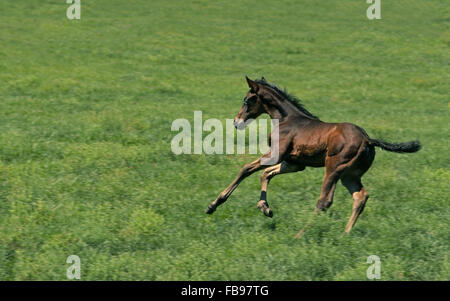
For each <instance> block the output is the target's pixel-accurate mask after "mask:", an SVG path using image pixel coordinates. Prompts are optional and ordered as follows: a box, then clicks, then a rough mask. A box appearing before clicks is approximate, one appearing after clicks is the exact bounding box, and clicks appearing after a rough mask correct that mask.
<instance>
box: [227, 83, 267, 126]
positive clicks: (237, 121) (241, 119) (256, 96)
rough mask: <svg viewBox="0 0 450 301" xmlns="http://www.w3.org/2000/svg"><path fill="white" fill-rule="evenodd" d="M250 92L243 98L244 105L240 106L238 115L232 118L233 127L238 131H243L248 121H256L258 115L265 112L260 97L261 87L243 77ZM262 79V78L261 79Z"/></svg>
mask: <svg viewBox="0 0 450 301" xmlns="http://www.w3.org/2000/svg"><path fill="white" fill-rule="evenodd" d="M245 79H246V80H247V84H248V86H249V88H250V91H248V92H247V95H245V97H244V103H243V104H242V107H241V109H240V110H239V113H238V114H237V115H236V117H235V118H234V122H233V124H234V126H235V127H236V128H237V129H238V130H243V129H244V128H245V126H246V125H247V124H248V122H247V121H248V120H249V119H256V118H258V116H259V115H261V114H262V113H264V112H265V108H264V106H263V99H262V96H261V93H260V91H261V85H260V84H258V83H257V82H255V81H252V80H251V79H249V78H248V77H247V76H246V77H245ZM263 79H264V78H263Z"/></svg>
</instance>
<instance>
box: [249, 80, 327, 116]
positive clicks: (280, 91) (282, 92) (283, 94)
mask: <svg viewBox="0 0 450 301" xmlns="http://www.w3.org/2000/svg"><path fill="white" fill-rule="evenodd" d="M255 82H257V83H258V84H260V85H263V86H266V87H269V88H271V89H272V90H274V91H275V92H277V93H278V94H279V95H280V96H281V97H283V98H284V99H286V100H288V101H289V102H291V103H292V104H293V105H294V106H295V107H296V108H297V109H299V110H300V111H301V112H302V113H304V114H305V115H306V116H308V117H311V118H314V119H319V117H317V116H315V115H313V114H311V113H310V112H309V111H308V110H307V109H306V108H305V107H304V106H303V105H302V103H301V102H300V99H298V98H297V97H295V96H294V95H291V94H289V93H287V91H286V89H280V88H279V87H278V86H277V85H274V84H269V83H268V82H267V81H266V79H265V78H264V77H261V79H257V80H255Z"/></svg>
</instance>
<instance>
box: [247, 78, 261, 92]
mask: <svg viewBox="0 0 450 301" xmlns="http://www.w3.org/2000/svg"><path fill="white" fill-rule="evenodd" d="M245 80H246V81H247V84H248V87H249V88H250V89H251V91H252V92H254V93H256V92H258V89H259V86H258V83H257V82H254V81H252V80H251V79H249V78H248V77H247V76H245Z"/></svg>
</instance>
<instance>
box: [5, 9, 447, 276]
mask: <svg viewBox="0 0 450 301" xmlns="http://www.w3.org/2000/svg"><path fill="white" fill-rule="evenodd" d="M67 7H68V5H67V4H65V1H59V0H58V1H56V0H51V1H50V0H47V1H31V0H29V1H3V2H2V3H1V4H0V280H29V279H31V280H49V279H52V280H64V279H66V269H67V268H68V267H69V264H66V258H67V257H68V256H69V255H72V254H75V255H78V256H79V257H80V258H81V279H82V280H94V279H96V280H105V279H111V280H366V279H367V278H366V269H367V268H368V267H369V264H367V263H366V260H367V257H368V256H370V255H372V254H374V255H377V256H379V257H380V259H381V262H382V266H381V276H382V280H450V269H449V254H450V252H449V241H450V237H449V236H450V235H449V212H450V210H449V209H450V208H449V200H450V191H449V182H450V169H449V167H450V164H449V163H450V159H449V153H448V150H449V144H448V143H449V138H450V137H449V123H450V118H449V102H448V101H449V94H450V93H449V92H450V87H449V80H450V76H449V74H450V68H449V61H450V55H449V54H450V51H449V46H450V28H449V24H450V22H449V21H450V11H449V6H448V3H446V2H445V1H426V3H424V1H419V0H415V1H412V0H408V1H406V0H402V1H400V0H397V1H382V19H381V20H373V21H369V20H368V19H367V18H366V9H367V7H368V4H366V1H363V0H352V1H317V0H304V1H294V0H283V1H281V0H279V1H263V0H257V1H256V0H250V1H245V3H244V1H230V0H226V1H225V0H223V1H222V0H220V1H206V0H196V1H181V0H171V1H167V0H152V1H148V0H136V1H125V0H122V1H118V0H117V1H106V0H101V1H100V0H96V1H88V0H86V1H82V13H81V20H73V21H70V20H68V19H67V18H66V9H67ZM246 74H247V75H249V76H250V77H251V78H255V77H260V76H261V75H264V76H265V77H266V78H267V79H268V80H269V81H271V82H276V83H277V84H279V85H281V86H283V87H286V88H288V90H289V91H290V92H291V93H293V94H295V95H297V96H298V97H299V98H301V99H303V102H304V104H305V105H306V107H307V108H308V109H309V110H310V111H311V112H313V113H315V114H317V115H319V116H320V117H321V119H322V120H324V121H329V122H341V121H347V122H352V123H356V124H358V125H360V126H362V127H363V128H364V129H366V131H367V132H368V133H369V135H370V136H371V137H374V138H380V139H384V140H387V141H391V142H403V141H408V140H412V139H419V140H421V142H422V144H423V150H421V151H420V152H419V153H417V154H411V155H400V154H393V153H388V152H384V151H381V150H378V152H377V156H376V159H375V162H374V164H373V166H372V168H371V169H370V170H369V172H368V173H367V174H366V175H365V177H364V178H363V182H364V183H365V186H366V188H367V190H368V191H369V193H370V195H371V198H370V199H369V201H368V203H367V206H366V209H365V211H364V213H363V214H362V216H361V218H360V219H359V221H358V223H357V224H356V227H355V228H354V230H353V231H352V233H351V234H350V235H348V236H344V237H341V234H342V232H343V229H344V227H345V224H346V222H347V220H348V218H349V216H350V210H351V197H350V196H349V195H348V193H347V192H346V191H345V189H344V187H343V186H342V185H341V184H339V185H338V188H337V191H336V195H335V203H334V205H333V206H332V207H331V208H330V210H329V211H328V212H327V213H326V214H322V215H320V216H319V217H318V218H317V219H316V220H315V222H314V224H313V226H312V227H311V229H310V230H309V231H308V232H307V233H306V235H305V236H304V237H303V238H302V239H300V240H294V239H293V236H294V235H295V234H296V233H297V232H298V231H299V230H300V229H301V228H302V227H303V226H304V225H305V223H306V220H307V219H308V218H309V217H310V216H311V213H312V211H313V208H314V206H315V204H316V201H317V198H318V196H319V192H320V185H321V180H322V177H323V169H307V170H305V171H303V172H301V173H296V174H288V175H281V176H279V177H277V178H275V179H273V181H272V182H271V185H270V186H269V190H268V200H269V203H270V205H271V207H272V209H273V210H274V214H275V215H274V218H273V219H269V218H266V217H264V216H263V215H262V214H261V212H260V211H259V210H258V209H257V207H256V203H257V201H258V199H259V189H260V183H259V176H258V175H257V174H255V175H253V176H252V177H250V178H248V179H247V180H245V181H244V182H243V183H242V184H241V186H240V187H239V188H238V189H237V190H236V191H235V193H234V194H233V195H232V196H231V198H230V199H229V201H228V202H227V203H226V204H224V205H223V206H221V207H220V208H218V210H217V211H216V213H215V214H214V215H212V216H207V215H205V214H204V210H205V209H206V206H207V205H208V204H209V203H210V202H211V201H213V200H214V199H215V198H216V196H217V195H218V193H219V192H220V191H221V190H222V189H223V188H225V187H226V186H227V185H228V184H229V182H230V181H231V180H232V179H233V178H234V176H235V175H236V173H237V172H238V170H239V169H240V167H241V166H242V165H243V164H245V163H246V162H249V161H251V160H253V159H254V158H256V156H255V155H227V156H225V155H209V156H207V155H180V156H176V155H174V154H172V152H171V148H170V141H171V139H172V137H173V136H174V135H175V134H176V133H175V132H171V130H170V126H171V123H172V121H173V120H175V119H177V118H187V119H188V120H192V119H193V111H195V110H201V111H203V118H204V119H207V118H219V119H220V120H225V119H227V118H233V117H234V115H235V114H236V113H237V112H238V110H239V107H240V105H241V101H242V98H243V97H244V95H245V93H246V92H247V86H246V84H245V81H244V76H245V75H246Z"/></svg>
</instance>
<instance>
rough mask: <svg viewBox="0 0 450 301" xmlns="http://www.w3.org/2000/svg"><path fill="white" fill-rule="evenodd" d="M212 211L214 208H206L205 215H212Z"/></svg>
mask: <svg viewBox="0 0 450 301" xmlns="http://www.w3.org/2000/svg"><path fill="white" fill-rule="evenodd" d="M214 211H216V208H214V207H210V206H208V208H206V211H205V213H206V214H213V213H214Z"/></svg>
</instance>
